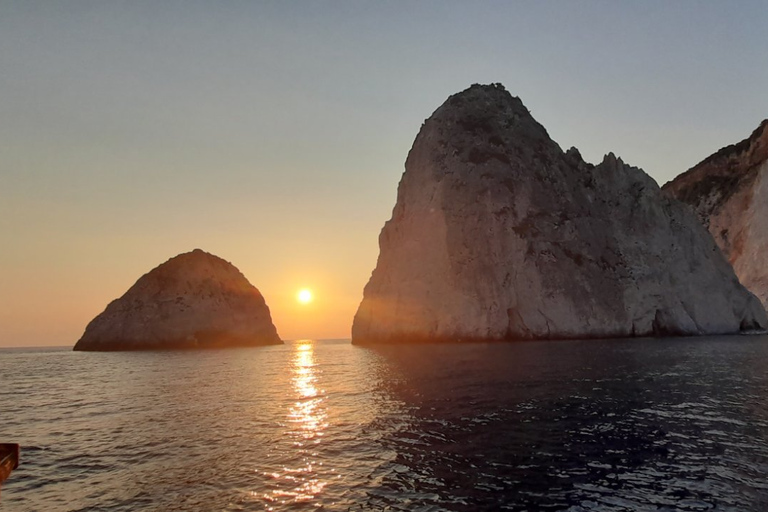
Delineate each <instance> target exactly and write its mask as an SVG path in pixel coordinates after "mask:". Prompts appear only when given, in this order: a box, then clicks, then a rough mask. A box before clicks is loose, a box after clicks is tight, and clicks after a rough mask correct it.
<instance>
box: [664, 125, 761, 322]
mask: <svg viewBox="0 0 768 512" xmlns="http://www.w3.org/2000/svg"><path fill="white" fill-rule="evenodd" d="M664 191H665V192H666V193H668V194H669V195H671V196H673V197H675V198H677V199H679V200H681V201H684V202H686V203H688V204H690V205H691V206H693V208H694V210H695V211H696V214H697V215H698V216H699V218H700V219H701V221H702V222H703V223H704V225H705V226H707V227H708V228H709V232H710V233H712V236H713V237H714V238H715V241H716V242H717V244H718V245H719V246H720V248H721V249H722V250H723V252H724V253H725V256H726V257H727V258H728V260H729V261H730V262H731V264H732V265H733V269H734V270H735V271H736V275H738V276H739V279H740V280H741V283H742V284H743V285H744V286H746V287H747V288H748V289H749V290H750V291H752V292H753V293H754V294H755V295H757V296H758V298H760V300H761V301H762V302H763V305H764V306H766V307H768V260H767V259H766V254H768V119H767V120H765V121H763V122H762V123H761V124H760V126H759V127H758V128H757V129H756V130H755V131H754V132H753V133H752V135H751V136H750V137H749V138H747V139H744V140H743V141H741V142H739V143H738V144H733V145H731V146H727V147H724V148H723V149H721V150H720V151H718V152H716V153H715V154H713V155H711V156H709V157H707V158H705V159H704V160H703V161H702V162H701V163H699V164H698V165H696V166H695V167H693V168H691V169H689V170H688V171H686V172H685V173H683V174H681V175H680V176H678V177H677V178H675V179H674V180H672V181H671V182H669V183H667V184H666V185H664Z"/></svg>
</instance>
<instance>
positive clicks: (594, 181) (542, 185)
mask: <svg viewBox="0 0 768 512" xmlns="http://www.w3.org/2000/svg"><path fill="white" fill-rule="evenodd" d="M379 245H380V254H379V259H378V263H377V266H376V269H375V270H374V271H373V274H372V276H371V279H370V281H369V282H368V284H367V286H366V287H365V291H364V297H363V301H362V303H361V304H360V307H359V309H358V311H357V314H356V316H355V320H354V324H353V327H352V337H353V342H354V343H369V342H401V341H405V342H407V341H424V340H429V341H439V340H459V339H461V340H468V339H532V338H547V339H555V338H583V337H613V336H617V337H618V336H622V337H623V336H648V335H670V334H672V335H676V334H679V335H694V334H705V333H734V332H739V331H740V330H744V329H751V328H763V327H765V326H766V323H767V322H766V316H765V311H764V310H763V308H762V307H761V305H760V303H759V302H758V301H757V300H756V299H755V297H754V296H752V295H751V294H750V293H748V292H747V291H746V290H745V289H744V288H743V287H742V286H741V285H740V284H739V282H738V280H737V279H736V276H735V275H734V273H733V270H732V269H731V267H730V266H729V265H728V263H727V261H726V260H725V258H724V257H723V256H722V254H721V253H720V251H719V250H718V248H717V246H716V245H715V243H714V241H713V240H712V237H711V236H709V234H708V233H707V232H706V230H705V229H704V228H703V227H702V226H701V225H700V224H699V222H698V219H696V217H695V216H694V215H693V214H691V213H690V212H689V211H688V210H687V208H686V207H685V206H684V205H681V204H679V203H678V202H677V201H674V200H670V199H668V198H665V197H663V196H662V194H661V192H660V189H659V187H658V185H657V184H656V183H655V182H654V181H653V179H651V178H650V177H649V176H648V175H646V174H645V173H644V172H643V171H641V170H640V169H637V168H635V167H630V166H628V165H626V164H624V163H623V162H622V161H621V159H618V158H616V157H615V156H613V155H612V154H609V155H607V156H606V157H605V159H604V160H603V162H602V163H600V164H599V165H597V166H593V165H590V164H587V163H585V162H584V161H583V160H582V158H581V156H580V155H579V153H578V151H577V150H575V149H571V150H569V151H568V152H563V151H562V150H561V149H560V147H559V146H558V145H557V144H556V143H555V142H553V141H552V140H551V139H550V138H549V136H548V134H547V132H546V130H545V129H544V128H543V127H542V126H541V125H540V124H538V123H537V122H536V121H535V120H534V119H533V118H532V117H531V115H530V113H529V112H528V110H527V109H526V108H525V107H524V106H523V104H522V102H521V101H520V100H519V99H518V98H514V97H512V96H510V95H509V93H507V92H506V91H505V90H504V88H503V87H501V86H500V85H491V86H480V85H474V86H472V87H470V88H469V89H467V90H465V91H463V92H461V93H459V94H456V95H454V96H451V97H450V98H449V99H448V100H447V101H446V102H445V103H444V104H443V105H442V106H441V107H440V108H439V109H437V110H436V111H435V113H434V114H433V115H432V116H431V117H430V118H429V119H428V120H427V121H426V122H425V124H424V125H423V126H422V128H421V131H420V132H419V134H418V136H417V137H416V141H415V142H414V144H413V148H412V149H411V151H410V153H409V155H408V158H407V160H406V164H405V173H404V174H403V177H402V179H401V181H400V185H399V188H398V197H397V203H396V205H395V208H394V210H393V213H392V219H391V220H389V221H388V222H387V223H386V225H385V226H384V229H383V230H382V232H381V235H380V237H379Z"/></svg>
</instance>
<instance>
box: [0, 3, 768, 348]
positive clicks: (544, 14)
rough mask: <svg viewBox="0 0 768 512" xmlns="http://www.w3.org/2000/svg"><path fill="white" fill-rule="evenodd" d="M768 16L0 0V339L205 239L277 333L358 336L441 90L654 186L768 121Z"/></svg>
mask: <svg viewBox="0 0 768 512" xmlns="http://www.w3.org/2000/svg"><path fill="white" fill-rule="evenodd" d="M766 27H768V3H766V2H764V1H734V2H730V1H729V2H726V1H721V2H717V1H712V2H702V1H682V0H681V1H675V2H668V1H666V0H665V1H648V0H646V1H643V2H628V1H627V2H621V1H566V0H562V1H535V2H534V1H521V2H511V1H504V2H490V1H479V2H465V1H461V2H455V1H446V0H440V1H437V0H435V1H425V0H422V1H418V2H404V1H402V2H401V1H392V2H377V3H374V2H365V1H359V0H353V1H304V2H301V1H296V2H284V1H275V2H256V1H247V2H246V1H243V2H235V1H220V2H218V1H217V2H211V1H205V2H204V1H192V0H188V1H168V0H165V1H163V2H154V1H101V0H98V1H76V0H72V1H67V2H59V1H54V0H51V1H48V2H37V1H31V0H19V1H8V0H0V346H24V345H72V344H74V343H75V341H77V339H78V338H79V337H80V335H81V334H82V332H83V330H84V328H85V326H86V324H87V323H88V322H89V321H90V320H91V318H93V317H94V316H95V315H96V314H98V313H100V312H101V311H102V310H103V309H104V307H105V306H106V305H107V303H108V302H109V301H111V300H112V299H115V298H117V297H119V296H120V295H122V294H123V293H124V292H125V291H126V290H127V289H128V288H129V287H130V286H131V285H132V284H133V283H134V282H135V281H136V279H138V278H139V277H140V276H141V275H142V274H144V273H145V272H147V271H149V270H150V269H152V268H154V267H155V266H157V265H158V264H160V263H161V262H163V261H165V260H167V259H168V258H170V257H172V256H174V255H176V254H178V253H181V252H186V251H189V250H192V249H194V248H196V247H199V248H202V249H204V250H206V251H208V252H211V253H213V254H216V255H218V256H221V257H223V258H224V259H226V260H228V261H231V262H232V263H233V264H234V265H235V266H237V267H238V268H239V269H240V270H241V271H242V272H243V273H244V274H245V276H246V277H247V278H248V279H249V280H250V281H251V282H252V283H253V284H254V285H255V286H256V287H257V288H259V289H260V290H261V292H262V293H263V294H264V296H265V298H266V300H267V303H268V305H269V306H270V308H271V310H272V316H273V320H274V322H275V325H276V326H277V329H278V332H279V333H280V335H281V336H282V337H283V338H284V339H296V338H332V337H348V336H349V332H350V327H351V323H352V317H353V315H354V313H355V310H356V308H357V305H358V303H359V301H360V299H361V298H362V290H363V286H364V285H365V283H366V282H367V280H368V277H369V276H370V273H371V271H372V269H373V267H374V266H375V263H376V257H377V254H378V242H377V238H378V234H379V231H380V230H381V227H382V226H383V224H384V222H385V221H386V220H387V219H388V218H389V217H390V214H391V211H392V207H393V206H394V202H395V195H396V188H397V183H398V181H399V179H400V176H401V174H402V172H403V163H404V161H405V157H406V155H407V152H408V150H409V149H410V146H411V143H412V142H413V139H414V137H415V136H416V133H417V132H418V130H419V127H420V126H421V123H422V122H423V120H424V119H425V118H427V117H429V115H430V114H431V113H432V112H433V111H434V110H435V109H436V108H437V107H438V106H439V105H440V104H441V103H442V102H443V101H444V100H445V99H446V98H447V97H448V96H449V95H450V94H452V93H455V92H458V91H460V90H463V89H465V88H466V87H468V86H469V85H470V84H472V83H489V82H501V83H503V84H504V85H505V86H506V88H507V89H508V90H509V91H510V92H511V93H512V94H514V95H517V96H520V97H521V98H522V100H523V102H524V103H525V104H526V106H527V107H528V108H529V109H530V110H531V112H532V113H533V115H534V117H535V118H536V119H537V120H538V121H539V122H541V123H542V124H543V125H544V126H545V127H546V128H547V130H548V131H549V133H550V135H551V136H552V137H553V138H554V139H555V140H556V141H557V142H558V143H559V144H560V146H561V147H563V149H566V148H568V147H570V146H576V147H578V148H579V149H580V151H581V153H582V155H583V156H584V157H585V159H587V160H588V161H592V162H597V161H599V160H600V159H601V158H602V155H603V154H604V153H607V152H609V151H613V152H614V153H616V154H617V155H619V156H621V157H622V158H623V159H624V160H625V161H627V162H628V163H630V164H632V165H637V166H639V167H642V168H643V169H645V170H646V172H648V173H649V174H650V175H651V176H653V177H654V178H655V179H656V180H657V181H658V182H659V183H663V182H665V181H667V180H669V179H671V178H672V177H674V176H675V175H677V174H678V173H680V172H682V171H684V170H686V169H687V168H689V167H691V166H692V165H694V164H695V163H697V162H698V161H699V160H701V159H703V158H704V157H705V156H707V155H708V154H710V153H712V152H713V151H715V150H717V149H718V148H720V147H722V146H724V145H727V144H730V143H733V142H737V141H738V140H741V139H742V138H744V137H746V136H748V135H749V133H750V132H751V131H752V130H753V129H754V128H756V127H757V125H758V124H759V122H760V121H761V120H762V119H764V118H766V117H768V65H767V63H768V38H766V36H765V30H766ZM302 287H308V288H310V289H312V290H313V291H314V293H315V301H314V302H312V303H311V304H309V305H300V304H299V303H298V302H297V301H296V298H295V296H296V292H297V291H298V289H299V288H302Z"/></svg>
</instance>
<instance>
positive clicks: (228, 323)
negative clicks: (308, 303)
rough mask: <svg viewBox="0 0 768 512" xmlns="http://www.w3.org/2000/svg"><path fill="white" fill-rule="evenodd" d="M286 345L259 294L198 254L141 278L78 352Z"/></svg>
mask: <svg viewBox="0 0 768 512" xmlns="http://www.w3.org/2000/svg"><path fill="white" fill-rule="evenodd" d="M277 343H282V341H281V340H280V338H279V337H278V335H277V330H276V329H275V326H274V325H273V324H272V319H271V317H270V314H269V308H268V307H267V305H266V303H265V302H264V298H263V297H262V295H261V293H259V291H258V290H257V289H256V288H254V287H253V285H251V283H249V282H248V280H247V279H246V278H245V276H243V274H241V273H240V271H239V270H237V268H235V267H234V266H233V265H232V264H230V263H228V262H227V261H224V260H223V259H221V258H218V257H216V256H214V255H212V254H208V253H206V252H203V251H201V250H200V249H195V250H194V251H192V252H188V253H184V254H180V255H178V256H176V257H174V258H171V259H170V260H168V261H166V262H165V263H163V264H162V265H160V266H158V267H157V268H155V269H154V270H152V271H151V272H149V273H147V274H145V275H144V276H142V277H141V278H140V279H139V280H138V281H137V282H136V284H134V285H133V286H132V287H131V288H130V289H129V290H128V291H127V292H126V293H125V295H123V296H122V297H120V298H119V299H117V300H114V301H112V302H111V303H110V304H109V305H108V306H107V309H106V310H104V312H103V313H101V314H100V315H98V316H97V317H96V318H94V319H93V320H92V321H91V323H89V324H88V327H86V329H85V333H84V334H83V337H82V338H80V340H79V341H78V342H77V344H76V345H75V350H151V349H176V348H217V347H231V346H238V347H242V346H255V345H268V344H277Z"/></svg>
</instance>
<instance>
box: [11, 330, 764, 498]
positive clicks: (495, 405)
mask: <svg viewBox="0 0 768 512" xmlns="http://www.w3.org/2000/svg"><path fill="white" fill-rule="evenodd" d="M0 440H2V441H6V442H19V443H21V444H22V466H21V467H20V468H19V469H18V470H16V471H15V472H14V473H13V474H12V475H11V478H10V479H9V480H8V481H7V482H6V484H5V485H4V486H3V488H2V495H1V498H0V511H3V512H5V511H14V512H15V511H74V510H108V511H128V510H162V511H165V510H191V511H194V510H211V511H217V510H231V511H235V510H276V511H287V510H314V509H323V510H409V511H421V510H423V511H440V510H445V511H475V510H515V511H523V510H528V511H538V510H569V511H585V510H649V511H650V510H653V511H657V510H691V511H693V510H717V511H723V510H733V511H763V510H768V338H766V337H729V338H723V337H720V338H705V339H695V340H694V339H685V340H634V341H584V342H580V341H568V342H526V343H512V344H477V345H420V346H401V347H380V348H361V347H354V346H352V345H350V344H349V343H348V342H313V341H302V342H293V343H287V344H286V345H285V346H276V347H264V348H255V349H236V350H220V351H204V352H153V353H83V352H70V351H63V350H55V349H48V350H1V351H0Z"/></svg>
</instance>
